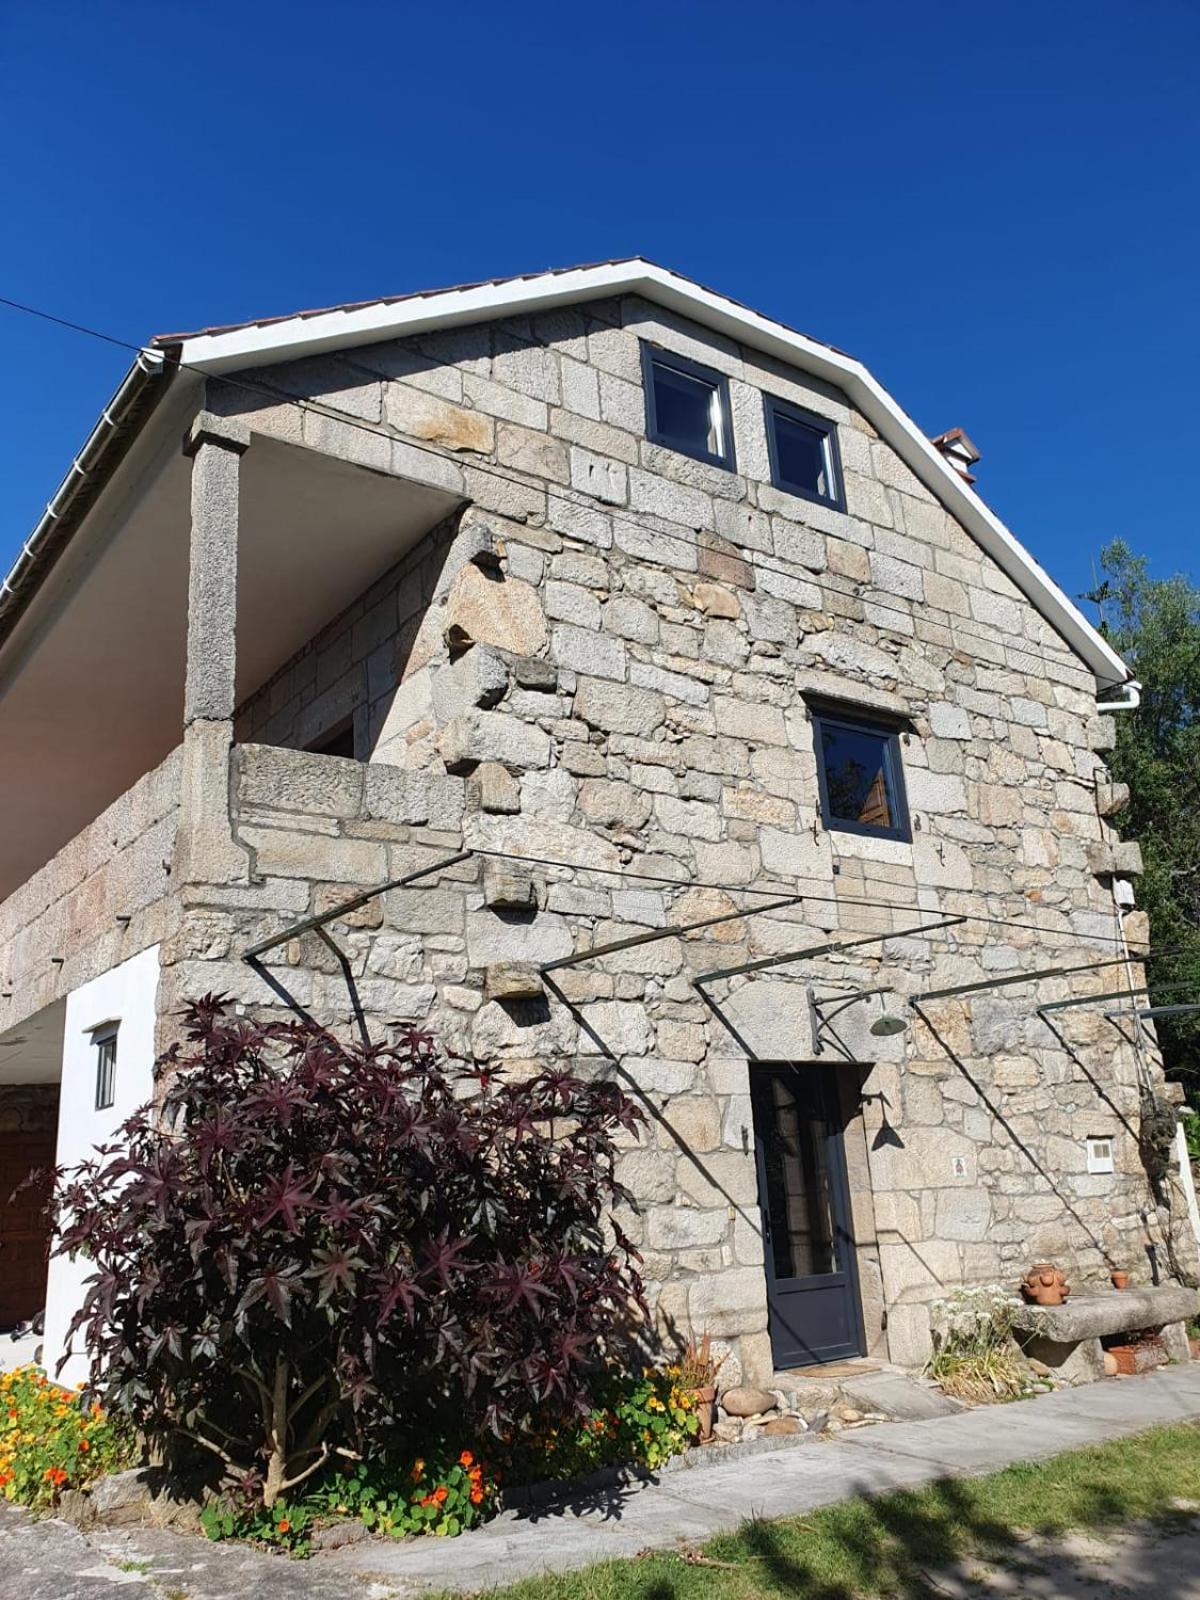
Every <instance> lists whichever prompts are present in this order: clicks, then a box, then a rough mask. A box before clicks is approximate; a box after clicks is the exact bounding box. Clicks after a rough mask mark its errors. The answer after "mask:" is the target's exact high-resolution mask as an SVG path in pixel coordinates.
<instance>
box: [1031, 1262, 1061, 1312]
mask: <svg viewBox="0 0 1200 1600" xmlns="http://www.w3.org/2000/svg"><path fill="white" fill-rule="evenodd" d="M1070 1292H1071V1286H1070V1284H1069V1283H1068V1282H1067V1280H1066V1276H1065V1274H1064V1273H1063V1272H1062V1271H1061V1270H1060V1269H1059V1268H1058V1267H1056V1266H1055V1265H1054V1263H1053V1262H1052V1261H1036V1262H1034V1264H1033V1266H1032V1267H1030V1269H1029V1271H1028V1272H1027V1273H1026V1274H1025V1277H1024V1278H1023V1279H1022V1282H1021V1293H1022V1294H1023V1295H1024V1296H1025V1298H1026V1300H1030V1301H1032V1302H1033V1304H1034V1305H1037V1306H1060V1305H1062V1303H1063V1301H1064V1300H1065V1299H1066V1298H1067V1296H1068V1295H1069V1294H1070Z"/></svg>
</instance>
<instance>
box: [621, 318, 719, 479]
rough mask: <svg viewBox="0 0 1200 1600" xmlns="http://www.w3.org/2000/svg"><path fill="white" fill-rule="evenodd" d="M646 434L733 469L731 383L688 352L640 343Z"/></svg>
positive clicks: (657, 440)
mask: <svg viewBox="0 0 1200 1600" xmlns="http://www.w3.org/2000/svg"><path fill="white" fill-rule="evenodd" d="M642 378H643V381H644V383H645V387H646V437H647V438H648V439H649V440H650V441H651V443H652V444H661V445H665V446H666V447H667V449H668V450H678V451H680V453H681V454H683V455H685V456H694V457H695V458H696V460H697V461H707V462H710V463H711V465H713V466H714V467H724V468H726V470H727V471H729V472H732V471H733V470H734V456H733V430H732V429H731V427H730V425H729V384H728V383H727V382H726V380H725V378H724V377H722V375H721V374H720V373H719V372H714V371H713V370H712V368H711V367H702V366H701V365H700V364H699V362H696V361H689V360H688V359H687V357H686V356H677V355H674V354H673V353H672V352H671V351H669V350H659V349H657V348H655V347H654V346H653V345H648V344H643V346H642Z"/></svg>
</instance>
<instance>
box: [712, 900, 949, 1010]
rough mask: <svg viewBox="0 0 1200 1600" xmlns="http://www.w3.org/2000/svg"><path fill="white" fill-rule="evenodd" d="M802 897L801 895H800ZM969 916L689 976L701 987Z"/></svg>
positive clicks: (901, 936) (935, 929)
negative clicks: (694, 976) (697, 975)
mask: <svg viewBox="0 0 1200 1600" xmlns="http://www.w3.org/2000/svg"><path fill="white" fill-rule="evenodd" d="M801 898H803V896H802V897H801ZM968 921H970V918H969V917H948V918H943V919H942V920H941V921H940V922H922V923H919V924H918V925H917V926H916V927H915V928H897V929H895V930H894V931H889V932H887V933H871V934H865V935H863V937H862V938H858V939H827V940H826V941H825V943H824V944H811V945H806V946H805V947H804V949H802V950H787V951H785V952H784V954H783V955H781V956H763V957H762V959H761V960H759V961H743V962H742V963H741V965H740V966H736V967H722V968H721V969H720V970H719V971H717V972H706V973H704V974H702V976H700V977H698V978H693V979H692V988H693V989H699V990H700V991H701V992H703V990H704V986H705V984H709V983H716V982H718V980H719V979H721V978H740V977H741V976H742V975H743V974H744V973H747V972H765V971H766V969H767V968H768V967H781V966H783V964H784V963H785V962H788V961H804V960H806V959H807V958H808V957H810V956H824V955H831V954H832V953H833V952H834V951H837V950H854V949H857V948H858V947H859V946H861V945H867V944H883V943H884V941H885V940H887V939H911V938H912V937H913V936H914V935H916V934H918V933H936V932H938V930H939V929H941V928H954V927H957V926H958V924H959V923H960V922H968Z"/></svg>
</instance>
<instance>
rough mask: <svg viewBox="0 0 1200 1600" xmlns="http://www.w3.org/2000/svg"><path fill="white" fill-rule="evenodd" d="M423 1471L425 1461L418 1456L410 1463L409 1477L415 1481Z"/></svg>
mask: <svg viewBox="0 0 1200 1600" xmlns="http://www.w3.org/2000/svg"><path fill="white" fill-rule="evenodd" d="M424 1471H425V1462H424V1461H423V1460H422V1458H421V1457H420V1456H418V1457H417V1459H416V1460H415V1461H414V1462H413V1464H412V1471H411V1472H410V1473H409V1477H410V1478H411V1479H412V1481H413V1483H416V1481H417V1479H418V1478H419V1477H420V1476H421V1474H422V1473H423V1472H424Z"/></svg>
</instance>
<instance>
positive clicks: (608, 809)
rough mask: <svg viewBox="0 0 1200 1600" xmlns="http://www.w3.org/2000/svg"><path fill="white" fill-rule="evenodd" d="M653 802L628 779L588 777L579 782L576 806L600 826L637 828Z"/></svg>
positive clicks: (641, 823)
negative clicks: (577, 803) (628, 781)
mask: <svg viewBox="0 0 1200 1600" xmlns="http://www.w3.org/2000/svg"><path fill="white" fill-rule="evenodd" d="M652 805H653V801H652V800H651V797H650V796H649V795H648V794H646V793H644V792H643V791H642V790H641V789H635V788H634V786H633V785H632V784H630V783H617V782H615V781H613V780H610V779H605V778H587V779H585V780H584V782H583V783H582V784H580V786H579V809H580V811H582V812H583V815H584V816H585V817H586V818H587V819H588V821H589V822H591V823H594V824H595V825H596V826H597V827H599V828H626V829H636V828H640V827H642V826H643V824H644V823H645V822H646V821H647V819H648V818H649V816H650V811H651V807H652Z"/></svg>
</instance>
